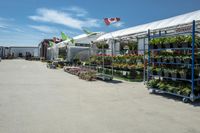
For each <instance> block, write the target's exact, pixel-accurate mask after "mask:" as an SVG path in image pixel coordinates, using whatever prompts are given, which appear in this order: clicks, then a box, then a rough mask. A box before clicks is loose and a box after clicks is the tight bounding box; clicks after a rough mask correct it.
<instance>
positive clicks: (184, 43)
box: [181, 42, 189, 48]
mask: <svg viewBox="0 0 200 133" xmlns="http://www.w3.org/2000/svg"><path fill="white" fill-rule="evenodd" d="M181 47H182V48H188V47H189V45H188V43H187V42H183V43H181Z"/></svg>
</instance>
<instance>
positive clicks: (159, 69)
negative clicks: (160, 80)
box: [155, 68, 162, 76]
mask: <svg viewBox="0 0 200 133" xmlns="http://www.w3.org/2000/svg"><path fill="white" fill-rule="evenodd" d="M155 71H156V74H157V75H158V76H162V69H161V68H156V69H155Z"/></svg>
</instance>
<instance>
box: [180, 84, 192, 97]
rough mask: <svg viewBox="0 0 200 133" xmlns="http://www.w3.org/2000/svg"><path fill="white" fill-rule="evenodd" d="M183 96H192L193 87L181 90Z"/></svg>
mask: <svg viewBox="0 0 200 133" xmlns="http://www.w3.org/2000/svg"><path fill="white" fill-rule="evenodd" d="M181 94H182V95H185V96H190V94H191V87H190V86H188V85H187V86H185V87H183V88H182V89H181Z"/></svg>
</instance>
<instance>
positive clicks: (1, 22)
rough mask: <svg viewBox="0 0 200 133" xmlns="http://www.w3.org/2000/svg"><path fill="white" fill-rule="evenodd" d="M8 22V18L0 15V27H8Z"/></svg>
mask: <svg viewBox="0 0 200 133" xmlns="http://www.w3.org/2000/svg"><path fill="white" fill-rule="evenodd" d="M8 22H9V19H6V18H2V17H0V29H8V28H9V25H8Z"/></svg>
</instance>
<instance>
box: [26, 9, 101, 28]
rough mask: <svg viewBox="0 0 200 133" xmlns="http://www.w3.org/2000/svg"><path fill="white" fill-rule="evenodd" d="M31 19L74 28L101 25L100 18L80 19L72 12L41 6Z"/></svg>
mask: <svg viewBox="0 0 200 133" xmlns="http://www.w3.org/2000/svg"><path fill="white" fill-rule="evenodd" d="M29 18H30V19H31V20H34V21H39V22H49V23H55V24H60V25H65V26H67V27H70V28H74V29H81V28H82V27H100V24H99V23H98V21H99V20H98V19H94V18H85V19H78V18H75V17H73V15H72V14H70V13H67V12H62V11H57V10H52V9H47V8H40V9H38V10H37V15H35V16H29Z"/></svg>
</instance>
